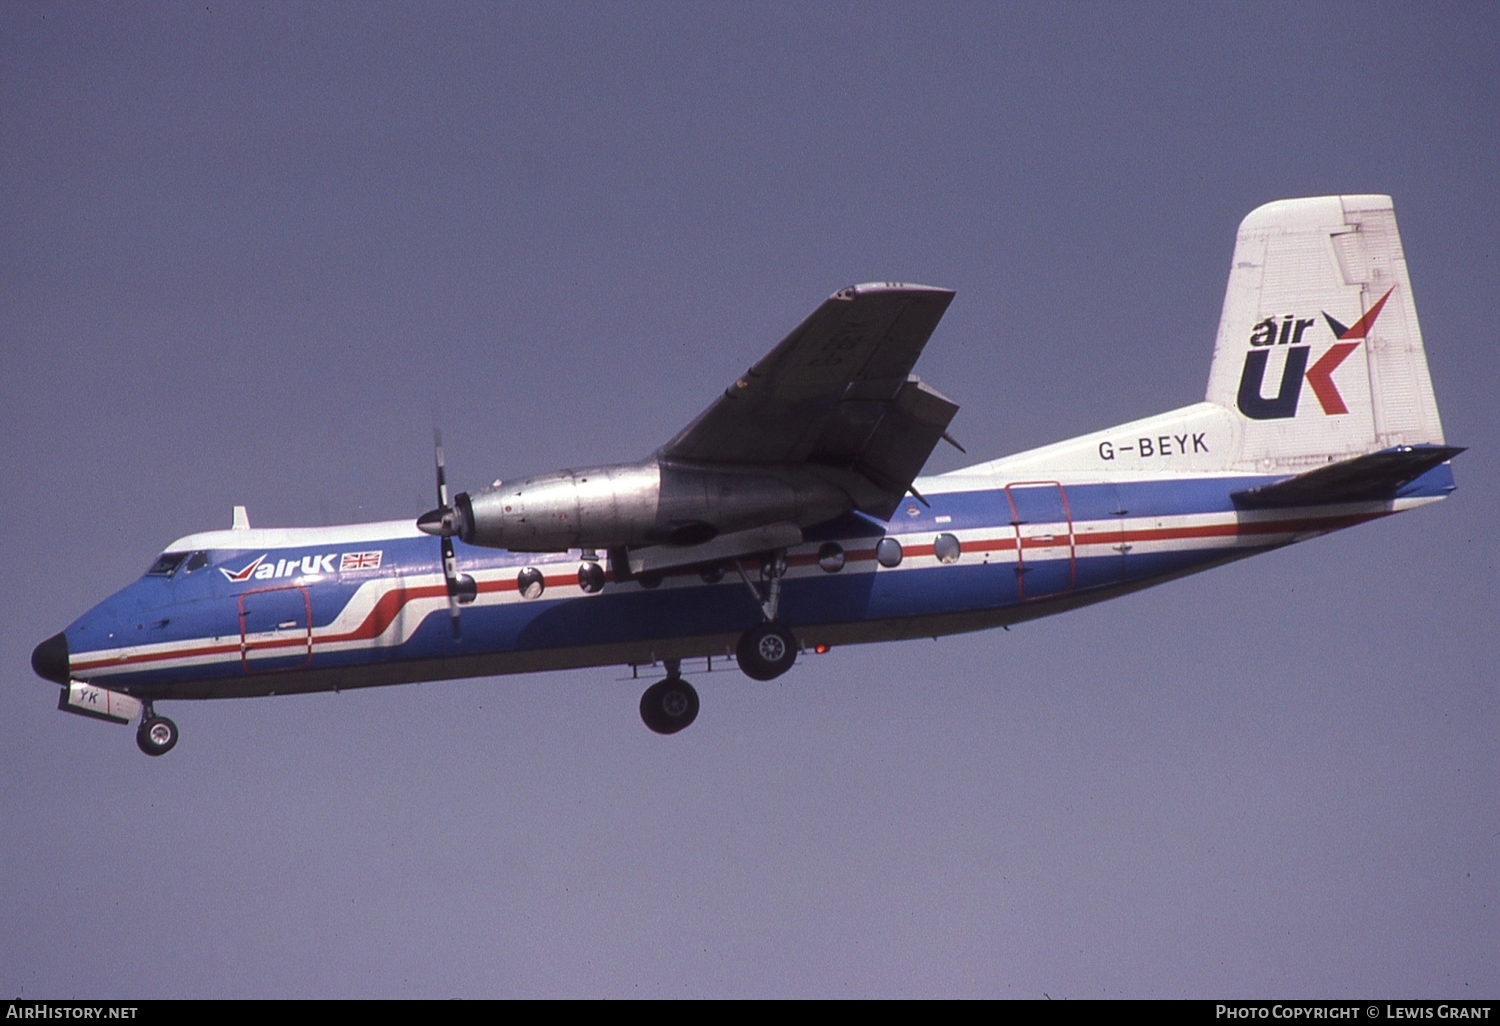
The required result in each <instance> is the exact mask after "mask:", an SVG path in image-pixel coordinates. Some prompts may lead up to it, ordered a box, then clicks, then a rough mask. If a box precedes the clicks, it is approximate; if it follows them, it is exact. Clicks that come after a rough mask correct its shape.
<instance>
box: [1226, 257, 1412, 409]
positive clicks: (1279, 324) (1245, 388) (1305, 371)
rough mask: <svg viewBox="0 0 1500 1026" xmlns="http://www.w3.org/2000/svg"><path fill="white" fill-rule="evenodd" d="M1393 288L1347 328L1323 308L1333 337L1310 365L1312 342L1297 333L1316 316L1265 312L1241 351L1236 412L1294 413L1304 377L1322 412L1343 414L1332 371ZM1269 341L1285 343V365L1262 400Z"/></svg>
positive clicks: (1367, 327)
mask: <svg viewBox="0 0 1500 1026" xmlns="http://www.w3.org/2000/svg"><path fill="white" fill-rule="evenodd" d="M1394 291H1395V287H1394V286H1393V287H1392V288H1390V289H1388V290H1387V291H1386V294H1385V295H1383V296H1381V297H1380V299H1379V300H1378V301H1377V302H1376V303H1375V305H1374V306H1372V307H1370V309H1369V311H1368V312H1367V313H1366V314H1365V315H1364V316H1363V317H1361V318H1360V319H1359V320H1357V321H1355V322H1354V324H1353V325H1352V326H1350V327H1347V328H1346V327H1344V326H1343V325H1342V324H1340V323H1339V322H1338V321H1336V320H1334V319H1333V318H1332V317H1330V316H1328V314H1326V313H1325V314H1324V315H1323V319H1324V320H1325V321H1327V322H1328V327H1329V329H1330V330H1331V331H1332V332H1333V337H1334V338H1336V339H1337V340H1338V341H1337V342H1336V343H1335V344H1334V345H1332V346H1329V347H1328V351H1327V352H1325V353H1324V354H1323V355H1322V356H1320V357H1318V362H1317V363H1314V364H1313V365H1312V366H1311V367H1309V366H1308V365H1307V358H1308V355H1309V353H1310V351H1311V349H1312V346H1310V345H1302V344H1301V342H1302V333H1303V332H1304V331H1306V330H1307V329H1308V328H1309V327H1311V326H1312V325H1314V324H1316V323H1317V321H1315V320H1314V319H1313V318H1311V317H1308V318H1302V319H1299V318H1298V317H1297V316H1296V315H1295V314H1287V315H1286V316H1285V317H1282V318H1281V319H1280V320H1279V321H1278V320H1277V318H1275V317H1267V318H1266V319H1265V320H1263V321H1261V322H1260V323H1259V324H1257V325H1256V326H1255V330H1254V331H1252V332H1251V333H1250V345H1251V349H1250V351H1249V352H1248V353H1246V354H1245V369H1244V371H1243V372H1242V373H1241V374H1240V394H1239V398H1238V400H1237V403H1238V405H1239V408H1240V412H1241V413H1243V414H1244V415H1245V416H1247V417H1249V418H1250V419H1251V420H1279V419H1281V418H1284V417H1295V416H1296V415H1297V400H1299V399H1300V398H1302V379H1303V378H1304V377H1305V378H1306V379H1307V383H1308V384H1309V385H1311V386H1312V390H1313V395H1315V396H1317V397H1318V405H1319V406H1321V407H1322V408H1323V412H1324V413H1325V414H1327V415H1329V416H1333V415H1335V414H1339V413H1348V412H1349V407H1348V406H1346V405H1345V404H1344V397H1343V396H1342V395H1340V394H1339V390H1338V386H1337V385H1335V384H1334V383H1333V372H1334V371H1335V370H1337V369H1338V366H1339V364H1341V363H1343V362H1344V360H1345V359H1347V358H1348V356H1349V354H1350V353H1352V352H1354V350H1356V349H1358V348H1359V343H1360V342H1361V341H1363V340H1364V338H1365V336H1366V335H1367V334H1369V331H1370V329H1371V328H1372V327H1374V325H1375V318H1377V317H1379V316H1380V308H1381V307H1383V306H1385V301H1386V300H1387V299H1389V298H1391V293H1392V292H1394ZM1271 346H1286V347H1287V350H1286V365H1285V367H1283V368H1282V371H1281V387H1280V388H1279V389H1278V390H1277V392H1276V395H1275V396H1274V397H1273V398H1270V399H1267V398H1266V397H1265V396H1263V395H1261V385H1262V384H1263V383H1264V381H1265V377H1266V361H1267V360H1268V359H1269V358H1270V355H1271V354H1270V352H1269V348H1270V347H1271Z"/></svg>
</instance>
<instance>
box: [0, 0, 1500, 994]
mask: <svg viewBox="0 0 1500 1026" xmlns="http://www.w3.org/2000/svg"><path fill="white" fill-rule="evenodd" d="M1497 53H1500V8H1497V7H1496V6H1495V5H1492V4H1477V3H1472V4H1436V3H1431V4H1410V5H1406V4H1378V5H1370V4H1363V3H1354V4H1307V3H1293V4H1284V5H1277V4H1266V3H1253V4H1242V5H1235V4H1227V3H1222V4H1221V3H1214V4H1186V5H1175V4H1145V3H1139V4H1115V3H1109V4H1103V5H1088V4H1033V5H1020V6H1012V5H1007V6H1003V7H1002V6H998V5H992V4H973V5H968V4H937V3H923V4H911V5H883V4H871V3H855V4H847V5H839V4H831V3H817V4H795V5H778V4H755V5H751V4H742V5H730V4H680V3H670V4H659V5H658V4H627V3H605V4H599V5H564V4H555V3H549V4H526V5H520V6H509V5H501V4H482V5H440V4H404V5H403V4H398V5H378V4H359V5H331V4H330V5H297V4H273V5H249V4H234V3H220V2H217V0H215V2H210V3H208V4H207V5H205V4H204V3H201V2H200V3H197V4H164V3H158V4H146V5H131V4H112V5H97V4H68V3H25V2H12V3H8V4H5V5H3V6H0V431H3V435H0V437H3V445H0V460H3V462H0V482H3V488H0V515H3V518H4V523H5V524H6V527H5V529H4V530H3V531H0V572H3V580H4V582H5V584H6V585H7V593H8V595H9V598H10V601H9V602H8V604H7V605H8V609H7V615H6V616H5V618H4V620H3V627H0V669H3V686H0V724H3V725H0V750H3V755H0V763H3V767H4V772H3V780H4V786H3V787H0V865H3V866H4V867H5V876H6V880H5V884H4V886H3V887H0V991H3V993H4V995H5V996H7V997H10V996H14V995H22V996H26V997H33V996H35V997H42V996H73V995H80V996H81V995H87V996H94V997H107V996H179V995H180V996H198V995H225V996H228V995H233V996H275V995H296V996H343V995H354V996H386V995H403V996H439V997H446V996H475V997H478V996H506V995H580V996H622V997H623V996H634V995H712V996H717V995H725V996H738V995H817V996H840V995H974V996H981V995H985V996H988V995H994V996H1012V995H1014V996H1023V997H1038V996H1041V995H1042V994H1043V993H1046V994H1050V995H1051V996H1052V997H1054V998H1056V997H1110V996H1121V995H1136V996H1171V995H1195V996H1205V997H1212V996H1226V995H1232V996H1239V997H1243V996H1254V995H1274V996H1292V995H1341V994H1348V995H1352V996H1366V997H1368V996H1371V995H1381V996H1408V995H1410V996H1422V995H1430V996H1448V997H1481V996H1488V997H1495V996H1496V995H1497V992H1500V958H1497V955H1496V952H1497V951H1500V801H1497V798H1500V758H1497V756H1500V741H1497V739H1500V699H1497V689H1496V670H1495V667H1496V666H1497V665H1500V641H1497V637H1500V630H1497V627H1500V624H1497V612H1500V603H1497V600H1496V586H1495V581H1496V576H1495V575H1496V564H1497V550H1500V546H1497V542H1496V538H1495V534H1494V533H1493V532H1492V531H1491V530H1490V529H1488V528H1486V527H1485V526H1484V525H1485V523H1487V522H1488V521H1487V520H1485V516H1486V514H1485V513H1484V511H1485V510H1487V509H1494V508H1496V505H1497V502H1500V479H1497V473H1496V463H1495V453H1496V452H1497V451H1500V423H1497V419H1496V417H1495V415H1494V401H1495V400H1494V396H1495V394H1496V391H1497V389H1496V386H1497V381H1500V374H1497V371H1500V356H1497V341H1500V340H1497V330H1496V325H1497V323H1500V289H1497V287H1496V281H1497V277H1500V274H1497V272H1500V261H1497V239H1500V216H1497V214H1500V211H1497V203H1500V200H1497V197H1500V88H1497V72H1500V60H1497V58H1496V54H1497ZM1334 192H1383V193H1390V194H1391V195H1393V196H1394V197H1395V201H1396V214H1397V218H1398V220H1399V223H1400V226H1401V231H1402V236H1403V240H1404V243H1405V248H1406V252H1407V256H1408V260H1409V263H1410V268H1411V277H1412V282H1413V288H1414V292H1415V294H1416V299H1417V304H1418V309H1419V312H1420V316H1421V320H1422V327H1423V331H1424V335H1425V338H1426V342H1427V349H1428V354H1429V360H1430V364H1431V369H1432V377H1433V381H1434V384H1435V387H1436V390H1437V395H1438V400H1439V404H1440V407H1441V411H1442V416H1443V420H1444V425H1445V428H1446V430H1447V435H1448V439H1449V441H1450V442H1452V443H1454V444H1458V445H1467V446H1470V447H1471V451H1470V452H1469V453H1467V454H1466V455H1464V456H1463V457H1461V458H1460V459H1459V460H1458V461H1457V463H1456V475H1457V478H1458V482H1459V490H1458V492H1457V493H1456V495H1455V496H1454V498H1453V499H1452V500H1450V501H1449V502H1446V503H1443V504H1441V505H1440V506H1439V507H1438V508H1434V509H1427V510H1423V511H1418V512H1416V513H1412V514H1409V515H1406V516H1402V517H1397V518H1393V519H1391V520H1388V521H1384V522H1382V523H1378V524H1372V525H1368V526H1365V527H1361V528H1358V529H1356V530H1353V531H1348V532H1344V533H1342V534H1340V535H1337V536H1334V537H1331V538H1326V539H1322V540H1318V541H1314V542H1311V543H1308V544H1306V545H1302V546H1297V547H1294V548H1292V549H1290V550H1285V551H1281V552H1278V553H1274V554H1271V555H1268V556H1263V557H1259V558H1257V559H1253V560H1250V561H1247V562H1243V563H1240V564H1237V565H1235V566H1231V567H1226V568H1223V569H1220V570H1218V571H1214V572H1211V573H1209V574H1206V575H1201V576H1199V577H1195V578H1192V579H1189V580H1186V581H1181V582H1177V583H1174V584H1170V585H1166V586H1163V587H1161V588H1157V589H1154V590H1152V591H1149V592H1146V593H1143V594H1140V595H1136V596H1133V597H1129V598H1126V599H1122V600H1119V601H1116V602H1113V603H1109V604H1106V605H1104V606H1100V607H1096V608H1092V609H1088V610H1082V611H1078V612H1075V613H1072V614H1068V615H1066V616H1063V617H1060V618H1056V619H1053V620H1049V621H1045V622H1040V623H1034V624H1029V625H1025V626H1022V627H1019V628H1017V629H1015V630H1013V631H1011V632H1009V633H1004V632H994V633H988V634H981V635H975V636H970V637H963V638H953V639H945V640H943V641H941V642H937V643H934V642H930V641H929V642H921V643H919V642H910V643H905V644H898V645H887V646H880V647H869V648H860V649H841V650H836V651H834V652H833V653H830V654H829V655H826V656H822V657H812V658H808V659H806V660H805V662H804V664H802V665H799V667H798V668H797V669H796V670H795V671H794V672H793V673H792V674H790V675H788V676H787V677H785V678H783V679H781V680H778V681H776V682H774V683H771V684H755V683H752V682H750V681H748V680H746V679H744V678H742V677H741V676H739V675H737V674H725V675H723V676H722V677H720V676H714V677H710V678H706V679H703V680H701V682H700V691H701V693H702V695H703V714H702V715H701V716H700V718H699V720H698V722H697V723H696V724H695V725H694V726H693V728H692V729H691V730H689V731H687V732H686V733H684V734H682V735H681V736H678V737H673V738H661V737H657V736H654V735H652V734H650V733H648V732H647V731H646V730H645V729H644V728H643V727H642V726H641V724H640V722H639V720H638V718H637V714H636V702H637V699H638V696H639V685H638V684H636V683H632V682H629V681H621V680H620V677H621V676H622V675H625V674H622V672H619V671H615V670H609V669H602V670H590V671H582V672H576V673H556V674H543V675H536V676H531V677H517V678H508V679H501V680H480V681H466V682H457V683H445V684H428V685H421V686H409V687H401V688H390V689H384V690H377V691H371V692H365V693H358V692H353V693H351V692H346V693H343V694H339V695H320V696H309V697H300V698H283V699H269V700H253V701H243V702H214V703H201V704H191V703H176V704H175V705H170V706H163V707H162V708H163V711H165V712H167V713H168V714H169V715H172V716H173V717H174V718H176V720H177V721H178V723H179V724H180V725H181V727H182V729H183V737H184V740H183V743H182V744H181V745H180V746H179V747H178V749H177V750H176V751H174V752H173V753H172V754H171V755H170V756H169V757H167V758H165V759H160V760H151V759H146V758H144V757H143V756H141V755H140V753H139V752H137V751H136V749H135V745H134V743H133V740H132V737H131V732H130V731H129V730H128V729H126V728H121V727H112V726H109V725H105V724H99V723H94V722H90V721H87V720H83V719H80V718H76V717H70V716H64V715H62V714H60V713H58V712H56V710H55V706H54V703H55V689H54V687H53V686H52V685H50V684H47V683H45V682H42V681H40V680H38V679H37V678H35V677H34V676H33V675H32V673H31V670H30V666H29V663H28V658H29V654H30V651H31V648H32V646H34V645H35V644H36V643H37V642H38V641H40V640H41V639H42V638H44V637H46V636H48V635H50V634H52V633H54V632H55V631H57V630H59V629H61V628H62V627H63V626H65V625H66V624H67V623H68V622H70V621H71V620H72V619H73V618H74V617H75V616H77V615H78V614H79V613H81V612H82V611H83V610H84V609H86V608H87V607H88V606H89V605H91V604H92V603H93V602H95V601H97V600H98V599H99V598H101V597H102V596H104V595H106V594H107V593H109V592H111V591H113V590H115V589H116V588H118V587H120V586H121V585H123V584H124V583H126V582H127V581H129V580H130V579H132V578H134V577H135V576H137V575H139V574H140V573H141V572H142V571H143V570H144V568H145V567H146V566H147V565H148V564H149V562H150V561H151V559H152V558H153V557H154V555H155V554H156V553H157V552H158V551H159V550H160V549H161V547H162V546H163V545H165V544H166V543H167V542H169V541H170V540H171V539H173V538H174V537H177V536H179V535H182V534H185V533H188V532H190V531H193V530H200V529H205V528H212V527H220V526H226V527H227V526H228V524H229V516H230V507H231V506H232V505H233V504H236V503H239V504H244V505H247V506H248V507H249V510H250V516H251V520H252V522H253V523H255V524H257V525H259V526H275V525H293V524H318V523H328V522H340V521H345V520H349V519H362V520H369V519H376V518H386V517H406V516H412V517H415V516H416V515H417V514H419V513H420V512H422V511H423V510H425V509H427V508H428V507H429V506H430V505H431V504H432V496H431V487H432V486H431V450H430V444H431V429H432V426H433V424H434V422H438V423H441V424H442V426H443V427H444V429H445V431H446V441H447V448H448V457H449V468H450V480H452V481H453V482H454V484H455V485H456V486H458V487H466V486H472V485H474V484H478V483H482V482H485V481H488V480H490V479H492V478H493V477H496V476H501V475H504V476H512V475H515V474H519V473H526V472H537V471H545V470H549V469H553V468H556V467H559V466H564V465H570V464H571V465H576V464H580V463H589V462H598V461H608V460H615V459H626V458H635V457H639V456H642V455H644V454H646V453H648V452H650V451H652V450H653V449H654V448H656V447H657V446H658V445H660V444H661V443H662V442H663V441H665V440H666V439H667V438H669V437H670V436H671V435H672V434H673V433H674V432H675V431H676V430H677V429H678V428H680V427H681V426H682V425H683V424H685V423H686V422H687V421H688V420H689V419H690V418H691V417H692V416H693V415H694V414H696V413H697V412H698V411H699V410H700V409H701V408H702V407H703V406H705V405H706V404H707V403H708V402H709V401H710V400H711V399H712V397H713V396H714V395H716V394H717V393H718V391H719V390H720V389H721V388H723V387H724V385H725V384H726V383H727V382H728V381H730V380H732V379H733V376H734V375H735V374H737V373H739V372H740V371H741V370H742V369H743V368H744V367H745V366H747V365H748V364H749V363H750V362H752V361H753V360H754V359H756V358H757V357H759V356H760V355H761V354H762V353H763V352H765V351H766V350H767V349H768V348H769V347H770V346H771V345H772V344H774V343H775V342H776V341H777V340H778V339H779V338H781V337H782V335H783V334H784V333H785V332H786V331H787V330H788V329H789V328H790V327H792V326H793V325H794V324H795V323H796V322H797V321H798V320H799V319H800V318H801V317H802V316H803V315H804V314H806V313H807V312H808V311H810V310H811V309H812V308H813V307H814V306H815V305H816V304H817V303H818V302H819V301H820V300H821V299H823V297H825V296H826V295H827V294H828V293H830V292H832V291H833V290H834V289H836V288H839V287H841V286H843V285H847V284H849V283H851V282H857V281H867V280H891V279H895V280H911V281H920V282H926V283H930V284H935V285H943V286H948V287H951V288H955V289H957V291H958V297H957V299H956V300H955V302H954V304H953V306H952V308H951V309H950V312H949V314H948V316H947V317H946V319H945V320H944V322H943V324H942V325H941V327H940V328H939V330H938V332H937V334H936V335H935V336H934V338H933V340H932V343H931V344H930V346H929V347H928V351H927V354H926V355H925V356H924V358H923V360H922V363H921V364H920V366H919V368H918V369H919V371H920V372H921V373H922V375H923V377H924V378H925V379H926V380H928V381H930V382H932V383H933V384H934V385H935V386H936V387H937V388H939V389H940V390H942V391H943V392H944V393H946V394H948V395H950V396H952V397H953V398H954V400H955V401H957V402H959V403H960V404H962V410H961V411H960V413H959V415H958V418H957V420H956V421H955V423H954V425H953V430H954V432H955V434H956V435H957V436H958V437H959V438H960V440H961V441H963V442H964V443H965V445H966V446H967V447H968V449H969V452H970V453H971V454H972V457H973V458H974V459H976V460H979V459H988V458H993V457H995V456H999V455H1003V454H1005V453H1008V452H1014V451H1017V450H1019V449H1023V448H1026V447H1029V446H1032V445H1037V444H1042V443H1045V442H1049V441H1054V440H1057V439H1060V438H1064V437H1067V436H1070V435H1074V434H1078V433H1082V432H1084V431H1087V430H1092V429H1095V428H1099V427H1103V426H1107V425H1108V424H1111V423H1115V422H1119V421H1123V420H1126V419H1129V418H1133V417H1137V416H1144V415H1147V414H1150V413H1154V412H1157V411H1160V410H1165V409H1168V408H1170V407H1174V406H1179V405H1185V404H1187V403H1190V402H1193V401H1196V400H1198V399H1200V398H1201V397H1202V395H1203V390H1204V383H1205V381H1206V378H1207V373H1208V364H1209V357H1210V354H1211V351H1212V345H1213V335H1214V330H1215V328H1216V326H1217V322H1218V314H1219V306H1220V303H1221V300H1222V297H1223V289H1224V282H1225V278H1226V275H1227V271H1228V265H1229V257H1230V251H1231V247H1232V244H1233V238H1234V231H1235V227H1236V225H1237V224H1238V222H1239V220H1240V218H1241V217H1242V216H1243V215H1244V214H1245V213H1247V212H1248V211H1249V210H1251V209H1252V208H1253V207H1255V206H1257V205H1259V204H1261V203H1263V202H1266V201H1268V200H1273V199H1278V198H1283V197H1290V196H1301V195H1314V194H1323V193H1334ZM959 459H960V457H958V456H957V454H954V453H951V452H948V451H944V452H942V453H940V454H938V455H936V456H935V457H934V463H933V465H932V467H931V469H937V470H942V469H951V468H952V467H954V466H957V465H959Z"/></svg>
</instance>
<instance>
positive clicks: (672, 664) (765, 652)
mask: <svg viewBox="0 0 1500 1026" xmlns="http://www.w3.org/2000/svg"><path fill="white" fill-rule="evenodd" d="M734 568H735V570H737V571H739V575H740V580H742V581H744V582H745V587H746V588H749V589H750V594H751V595H753V596H754V597H755V604H756V605H758V606H759V607H760V611H761V614H762V615H763V616H764V617H765V619H764V620H763V621H762V622H761V623H758V624H756V625H755V626H754V627H751V628H750V629H749V630H748V631H746V632H745V633H744V634H742V635H740V641H739V644H738V645H737V646H736V647H735V656H736V658H738V660H739V664H740V669H741V670H743V671H744V672H745V676H747V677H749V678H751V679H752V680H774V679H776V678H777V677H780V676H781V675H782V674H783V673H785V672H786V671H788V670H790V669H791V668H792V664H793V663H795V662H796V661H797V647H798V646H797V638H796V636H795V635H793V634H792V632H791V631H790V630H788V629H787V628H786V627H784V626H782V625H781V624H780V623H778V622H776V607H777V604H778V602H779V601H780V599H781V578H782V577H783V576H785V574H786V553H785V552H784V551H782V552H777V553H775V554H774V555H772V556H771V557H770V558H769V559H767V560H766V561H765V562H763V563H762V564H761V568H760V577H761V580H762V581H763V582H765V586H766V593H765V594H764V595H762V594H761V591H760V589H759V588H757V587H756V586H755V585H754V584H753V583H752V582H751V580H750V576H749V575H748V574H747V573H745V568H744V566H742V565H741V564H740V562H739V561H738V560H735V562H734ZM664 662H665V664H666V667H667V676H666V679H664V680H659V681H657V682H656V683H655V684H653V685H651V686H650V687H649V688H647V689H646V693H645V694H643V695H641V719H642V720H643V721H644V722H645V724H646V726H647V727H650V728H651V729H652V730H654V731H655V732H656V733H658V734H675V733H677V732H678V731H679V730H682V729H683V728H684V727H686V726H688V725H689V724H690V723H692V722H693V720H695V719H697V718H698V692H697V691H696V690H694V688H693V686H692V685H691V684H689V683H688V682H687V681H685V680H683V679H682V660H681V659H667V660H664Z"/></svg>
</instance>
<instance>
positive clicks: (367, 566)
mask: <svg viewBox="0 0 1500 1026" xmlns="http://www.w3.org/2000/svg"><path fill="white" fill-rule="evenodd" d="M383 551H384V550H382V549H376V550H375V551H374V552H346V553H344V554H343V555H342V556H341V557H339V573H343V572H345V571H346V570H378V569H380V554H381V552H383Z"/></svg>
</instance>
